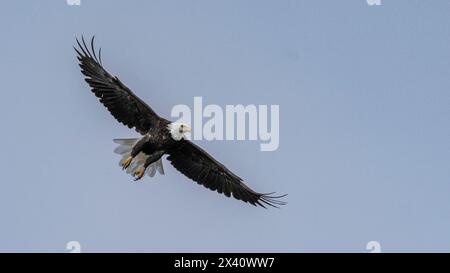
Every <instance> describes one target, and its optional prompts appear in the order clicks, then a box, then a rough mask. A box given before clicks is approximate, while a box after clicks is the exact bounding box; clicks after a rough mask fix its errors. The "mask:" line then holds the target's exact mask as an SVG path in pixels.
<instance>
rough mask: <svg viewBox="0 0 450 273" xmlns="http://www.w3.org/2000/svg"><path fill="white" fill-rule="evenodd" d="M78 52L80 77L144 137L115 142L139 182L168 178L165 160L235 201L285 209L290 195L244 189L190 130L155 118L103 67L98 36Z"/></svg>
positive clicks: (123, 162) (125, 167)
mask: <svg viewBox="0 0 450 273" xmlns="http://www.w3.org/2000/svg"><path fill="white" fill-rule="evenodd" d="M76 42H77V44H78V47H74V49H75V51H76V53H77V54H78V56H77V58H78V61H79V66H80V68H81V72H82V73H83V74H84V76H86V78H85V80H86V82H87V83H88V84H89V86H90V87H91V89H92V92H93V93H94V94H95V96H97V98H99V100H100V102H101V103H102V104H103V105H104V106H105V107H106V108H107V109H108V111H109V112H110V113H111V114H112V115H113V116H114V118H115V119H117V120H118V121H119V122H121V123H123V124H124V125H126V126H128V127H129V128H134V129H135V130H136V131H137V132H138V133H140V134H141V135H142V137H140V138H134V139H115V140H114V142H115V143H117V144H118V145H119V146H118V147H117V148H116V149H115V152H116V153H118V154H120V155H121V156H122V159H121V160H120V166H121V167H122V168H123V170H126V171H127V173H130V174H131V175H133V177H134V178H135V180H140V179H141V178H142V177H143V176H144V175H145V174H148V175H149V176H151V177H153V176H154V175H155V173H156V172H159V173H160V174H164V169H163V165H162V156H163V155H167V160H168V161H170V163H171V164H172V165H173V166H174V167H175V169H177V170H178V171H180V172H181V173H183V174H184V175H185V176H187V177H188V178H190V179H192V180H193V181H195V182H197V183H198V184H200V185H203V186H205V187H206V188H208V189H210V190H213V191H217V192H218V193H223V194H224V195H225V196H227V197H230V196H233V197H234V198H236V199H238V200H242V201H243V202H246V203H247V202H248V203H250V204H252V205H254V206H261V207H264V208H265V205H269V206H273V207H278V206H279V205H284V204H286V203H285V202H283V201H281V200H279V198H281V197H284V196H285V195H281V196H275V195H273V194H274V193H258V192H255V191H253V190H252V189H251V188H249V187H248V186H247V185H246V184H244V182H243V180H242V179H241V178H240V177H238V176H237V175H235V174H234V173H232V172H231V171H230V170H229V169H227V168H226V167H225V166H224V165H223V164H221V163H220V162H218V161H217V160H215V159H214V158H213V157H212V156H211V155H209V154H208V153H207V152H205V151H204V150H203V149H201V148H200V147H198V146H197V145H195V144H194V143H192V142H191V141H189V140H186V139H185V138H184V134H185V133H187V132H190V130H191V129H190V127H189V126H188V125H187V124H183V123H172V122H170V121H168V120H166V119H164V118H162V117H160V116H159V115H158V114H156V113H155V111H153V110H152V108H150V106H148V105H147V104H146V103H145V102H143V101H142V100H141V99H140V98H138V97H137V96H136V95H135V94H134V93H133V92H132V91H131V90H130V89H129V88H128V87H126V86H125V85H124V84H123V83H122V82H121V81H120V80H119V79H118V78H117V77H113V76H111V75H110V74H109V73H108V72H107V71H106V70H105V69H104V68H103V66H102V60H101V49H99V51H98V54H97V53H96V51H95V48H94V37H92V39H91V43H90V48H89V47H88V46H87V45H86V42H85V41H84V38H83V37H82V39H81V43H80V41H79V40H78V39H76Z"/></svg>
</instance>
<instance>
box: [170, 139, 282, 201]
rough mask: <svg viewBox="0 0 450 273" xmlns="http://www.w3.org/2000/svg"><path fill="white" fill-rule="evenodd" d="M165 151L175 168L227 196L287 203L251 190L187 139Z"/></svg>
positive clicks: (276, 197) (270, 194)
mask: <svg viewBox="0 0 450 273" xmlns="http://www.w3.org/2000/svg"><path fill="white" fill-rule="evenodd" d="M167 153H168V154H169V156H168V157H167V160H169V161H170V163H171V164H172V165H173V166H174V167H175V168H176V169H177V170H178V171H180V172H181V173H183V174H184V175H186V176H187V177H189V178H190V179H192V180H194V181H195V182H197V183H198V184H200V185H203V186H205V187H206V188H208V189H210V190H213V191H217V192H218V193H223V194H225V195H226V196H227V197H230V196H231V195H233V197H234V198H236V199H238V200H242V201H244V202H249V203H250V204H252V205H255V206H256V205H259V206H261V207H265V205H269V206H273V207H277V206H279V205H285V204H286V203H285V202H283V201H281V200H278V199H279V198H281V197H284V196H286V195H281V196H273V195H272V194H273V193H258V192H255V191H253V190H252V189H250V188H249V187H248V186H247V185H245V184H244V182H243V181H242V179H241V178H239V177H238V176H237V175H235V174H234V173H232V172H231V171H230V170H228V169H227V168H226V167H225V166H224V165H222V164H221V163H220V162H218V161H217V160H215V159H214V158H213V157H212V156H210V155H209V154H208V153H207V152H205V151H204V150H202V149H201V148H200V147H198V146H197V145H195V144H194V143H192V142H190V141H189V140H184V139H182V140H180V141H179V142H178V143H177V145H176V146H175V147H173V148H172V149H170V150H169V151H167Z"/></svg>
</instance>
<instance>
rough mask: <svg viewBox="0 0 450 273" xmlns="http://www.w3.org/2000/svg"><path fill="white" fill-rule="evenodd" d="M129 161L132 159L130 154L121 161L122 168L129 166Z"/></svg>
mask: <svg viewBox="0 0 450 273" xmlns="http://www.w3.org/2000/svg"><path fill="white" fill-rule="evenodd" d="M131 161H133V157H132V156H129V157H128V158H127V159H125V160H124V161H123V162H122V170H125V169H126V168H128V166H130V164H131Z"/></svg>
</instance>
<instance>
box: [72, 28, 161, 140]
mask: <svg viewBox="0 0 450 273" xmlns="http://www.w3.org/2000/svg"><path fill="white" fill-rule="evenodd" d="M77 43H78V47H79V48H78V49H77V48H75V51H76V52H77V53H78V60H79V61H80V67H81V72H82V73H83V74H84V75H85V76H86V82H87V83H88V84H89V85H90V87H91V88H92V92H93V93H94V94H95V96H97V97H98V98H99V99H100V102H101V103H102V104H103V105H104V106H105V107H106V108H107V109H108V111H109V112H110V113H111V114H112V115H113V116H114V117H115V118H116V119H117V120H118V121H119V122H121V123H123V124H124V125H126V126H128V127H129V128H133V127H134V128H135V129H136V131H138V132H139V133H141V134H145V133H147V131H148V130H149V129H150V128H152V127H153V126H155V125H157V124H158V123H159V122H167V123H168V121H167V120H165V119H163V118H161V117H160V116H158V115H157V114H156V113H155V112H154V111H153V110H152V109H151V108H150V106H148V105H147V104H146V103H145V102H143V101H142V100H141V99H140V98H139V97H137V96H136V95H135V94H134V93H133V92H132V91H131V90H130V89H129V88H128V87H126V86H125V85H124V84H123V83H122V82H121V81H120V80H119V79H118V78H117V77H113V76H111V75H110V74H109V73H108V72H107V71H106V70H105V69H104V68H103V66H102V60H101V50H99V52H98V57H97V54H96V53H95V50H94V37H92V40H91V44H90V47H91V48H90V49H89V47H88V46H87V45H86V43H85V42H84V38H82V44H81V43H80V42H79V41H78V39H77Z"/></svg>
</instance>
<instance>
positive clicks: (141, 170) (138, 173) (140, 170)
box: [134, 168, 145, 181]
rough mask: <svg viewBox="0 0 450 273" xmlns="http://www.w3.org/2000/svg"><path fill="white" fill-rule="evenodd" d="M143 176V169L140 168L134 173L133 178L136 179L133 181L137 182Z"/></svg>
mask: <svg viewBox="0 0 450 273" xmlns="http://www.w3.org/2000/svg"><path fill="white" fill-rule="evenodd" d="M144 174H145V169H144V168H141V169H139V170H137V171H136V172H135V173H134V176H135V177H136V178H135V179H134V181H137V180H139V179H141V178H142V177H143V176H144Z"/></svg>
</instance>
